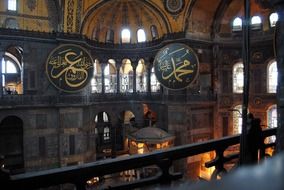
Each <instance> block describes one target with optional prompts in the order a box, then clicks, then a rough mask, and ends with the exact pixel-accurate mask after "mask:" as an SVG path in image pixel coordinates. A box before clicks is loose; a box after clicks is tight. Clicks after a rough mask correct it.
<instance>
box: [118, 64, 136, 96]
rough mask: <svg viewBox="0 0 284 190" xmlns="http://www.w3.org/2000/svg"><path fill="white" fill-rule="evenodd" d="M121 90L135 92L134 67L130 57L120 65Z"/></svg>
mask: <svg viewBox="0 0 284 190" xmlns="http://www.w3.org/2000/svg"><path fill="white" fill-rule="evenodd" d="M120 92H133V67H132V65H131V61H130V60H129V59H124V60H123V63H122V65H121V67H120Z"/></svg>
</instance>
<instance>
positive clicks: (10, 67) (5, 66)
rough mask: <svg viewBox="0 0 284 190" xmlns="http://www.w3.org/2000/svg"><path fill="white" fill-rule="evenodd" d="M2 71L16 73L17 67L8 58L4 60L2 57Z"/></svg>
mask: <svg viewBox="0 0 284 190" xmlns="http://www.w3.org/2000/svg"><path fill="white" fill-rule="evenodd" d="M2 73H3V74H8V73H18V71H17V67H16V66H15V64H14V63H13V62H11V61H10V60H7V61H4V58H3V59H2Z"/></svg>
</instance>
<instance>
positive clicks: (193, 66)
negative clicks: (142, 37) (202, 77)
mask: <svg viewBox="0 0 284 190" xmlns="http://www.w3.org/2000/svg"><path fill="white" fill-rule="evenodd" d="M154 69H155V75H156V77H157V79H158V81H159V82H160V83H161V84H162V85H163V86H164V87H166V88H169V89H172V90H179V89H184V88H186V87H188V86H189V85H190V84H191V83H192V82H193V81H194V80H195V79H196V77H197V75H198V69H199V61H198V57H197V55H196V54H195V53H194V51H193V50H192V49H191V48H189V47H188V46H186V45H185V44H182V43H173V44H169V45H167V46H165V47H163V48H162V49H161V50H160V51H159V52H158V53H157V55H156V57H155V60H154Z"/></svg>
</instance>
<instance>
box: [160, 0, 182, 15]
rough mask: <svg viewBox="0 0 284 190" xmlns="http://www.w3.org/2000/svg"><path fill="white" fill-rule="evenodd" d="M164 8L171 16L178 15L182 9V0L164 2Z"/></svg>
mask: <svg viewBox="0 0 284 190" xmlns="http://www.w3.org/2000/svg"><path fill="white" fill-rule="evenodd" d="M164 6H165V8H166V10H167V11H168V12H170V13H171V14H178V13H180V12H181V11H182V9H183V7H184V0H164Z"/></svg>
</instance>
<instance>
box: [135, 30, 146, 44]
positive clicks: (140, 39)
mask: <svg viewBox="0 0 284 190" xmlns="http://www.w3.org/2000/svg"><path fill="white" fill-rule="evenodd" d="M137 40H138V42H145V41H146V34H145V31H144V30H143V29H139V30H138V31H137Z"/></svg>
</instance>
